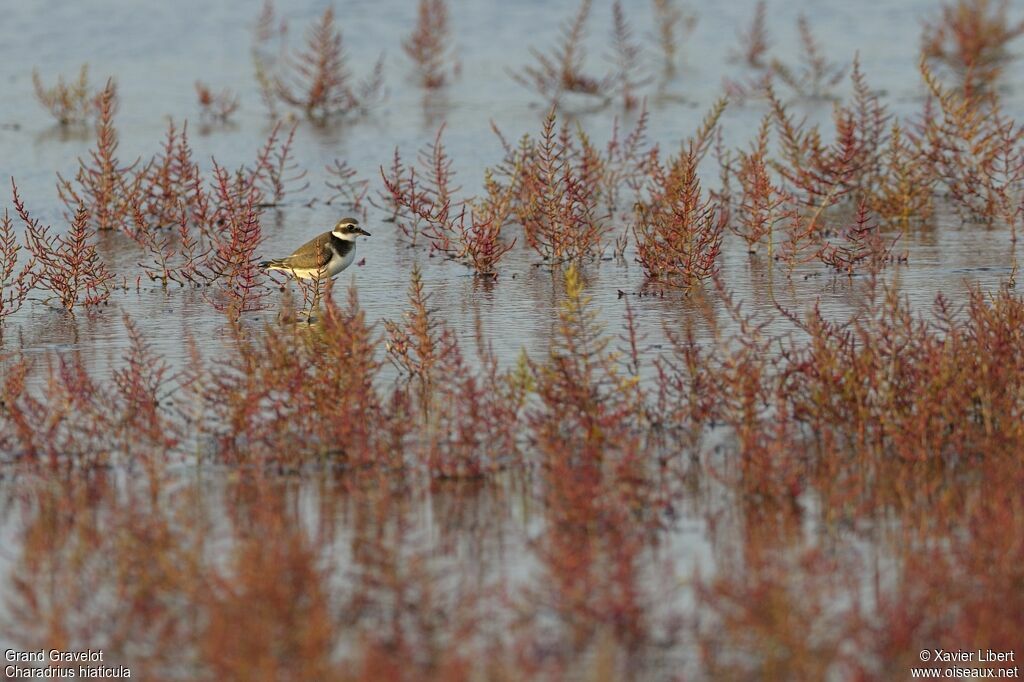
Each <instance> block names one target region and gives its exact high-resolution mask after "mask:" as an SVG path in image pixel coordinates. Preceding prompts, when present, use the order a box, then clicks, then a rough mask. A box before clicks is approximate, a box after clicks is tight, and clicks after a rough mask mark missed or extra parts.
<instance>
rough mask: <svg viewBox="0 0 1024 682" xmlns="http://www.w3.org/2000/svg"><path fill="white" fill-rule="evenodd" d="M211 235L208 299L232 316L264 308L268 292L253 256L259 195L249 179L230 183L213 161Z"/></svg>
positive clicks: (258, 241)
mask: <svg viewBox="0 0 1024 682" xmlns="http://www.w3.org/2000/svg"><path fill="white" fill-rule="evenodd" d="M213 176H214V193H215V197H216V200H217V208H216V211H215V213H214V220H215V223H216V224H217V225H218V226H219V229H220V231H219V233H218V234H217V235H216V236H215V238H214V242H213V245H212V253H211V254H210V258H209V268H210V270H211V271H212V273H213V275H214V277H215V279H216V282H215V283H216V287H217V288H216V296H215V297H214V298H212V299H211V302H212V303H213V304H214V306H215V307H217V308H218V309H221V310H224V311H225V312H227V313H228V315H229V316H230V317H232V318H234V317H237V316H238V315H240V314H242V313H245V312H250V311H253V310H262V309H264V308H265V307H266V304H265V299H266V297H267V295H268V291H267V289H266V286H265V284H264V277H263V274H262V271H261V270H260V267H259V260H260V259H259V257H258V256H257V255H256V254H257V252H258V251H259V249H260V244H261V243H262V241H263V231H262V229H261V227H260V211H259V204H260V199H261V197H262V194H261V193H260V191H259V190H258V189H257V188H256V187H255V186H254V184H253V183H252V182H233V181H232V179H231V176H230V175H229V174H228V172H227V171H226V170H225V169H224V168H222V167H221V166H219V165H217V163H216V162H214V166H213Z"/></svg>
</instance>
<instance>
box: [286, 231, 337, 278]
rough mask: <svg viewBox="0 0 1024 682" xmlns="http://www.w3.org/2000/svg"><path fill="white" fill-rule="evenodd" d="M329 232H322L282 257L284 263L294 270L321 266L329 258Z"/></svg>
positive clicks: (330, 254)
mask: <svg viewBox="0 0 1024 682" xmlns="http://www.w3.org/2000/svg"><path fill="white" fill-rule="evenodd" d="M330 243H331V233H330V232H328V233H327V234H322V235H320V236H319V237H317V238H316V239H311V240H309V241H308V242H306V243H305V244H303V245H302V246H300V247H299V248H298V249H296V250H295V253H293V254H292V255H290V256H288V257H287V258H283V259H281V260H283V261H284V262H285V264H286V265H287V266H288V267H290V268H295V269H296V270H312V269H313V268H322V267H324V266H326V265H327V263H328V261H330V260H331V256H332V253H331V247H330Z"/></svg>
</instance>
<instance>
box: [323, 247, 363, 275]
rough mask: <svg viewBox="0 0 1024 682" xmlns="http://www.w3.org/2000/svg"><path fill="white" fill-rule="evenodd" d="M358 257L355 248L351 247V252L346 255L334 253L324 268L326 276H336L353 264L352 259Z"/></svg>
mask: <svg viewBox="0 0 1024 682" xmlns="http://www.w3.org/2000/svg"><path fill="white" fill-rule="evenodd" d="M355 259H356V250H355V248H354V247H353V248H351V249H349V252H348V253H346V254H345V255H344V256H341V257H339V256H338V255H337V254H335V255H334V257H333V258H331V260H329V261H327V267H326V268H324V276H325V277H334V276H335V275H337V274H338V273H339V272H341V271H342V270H344V269H345V268H347V267H348V266H350V265H352V261H354V260H355Z"/></svg>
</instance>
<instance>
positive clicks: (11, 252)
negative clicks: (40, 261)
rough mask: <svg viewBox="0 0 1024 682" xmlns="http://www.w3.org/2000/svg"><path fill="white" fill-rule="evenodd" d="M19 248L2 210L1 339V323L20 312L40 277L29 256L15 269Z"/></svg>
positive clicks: (11, 223)
mask: <svg viewBox="0 0 1024 682" xmlns="http://www.w3.org/2000/svg"><path fill="white" fill-rule="evenodd" d="M22 248H23V247H22V246H21V244H19V243H18V237H17V235H16V234H15V232H14V221H13V220H12V219H11V216H10V214H8V212H7V210H6V209H5V210H4V217H3V219H2V220H0V338H2V335H3V324H4V320H6V319H7V318H8V317H10V316H11V315H13V314H14V313H16V312H18V310H20V309H21V306H22V305H24V303H25V299H26V298H28V294H29V292H30V291H32V288H33V287H34V286H35V285H36V281H37V280H38V278H39V274H38V272H37V271H36V267H35V266H36V262H35V260H34V259H33V258H32V257H31V256H30V257H29V259H28V262H26V263H22V265H21V267H20V268H19V267H18V254H20V253H21V251H22Z"/></svg>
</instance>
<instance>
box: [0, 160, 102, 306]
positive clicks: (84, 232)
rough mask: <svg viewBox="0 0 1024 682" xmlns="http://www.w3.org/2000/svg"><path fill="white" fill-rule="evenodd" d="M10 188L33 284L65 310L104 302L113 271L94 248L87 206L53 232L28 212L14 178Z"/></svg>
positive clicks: (93, 234)
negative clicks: (63, 229) (29, 257)
mask: <svg viewBox="0 0 1024 682" xmlns="http://www.w3.org/2000/svg"><path fill="white" fill-rule="evenodd" d="M11 190H12V193H13V195H14V211H15V213H17V215H18V217H19V218H20V219H21V222H22V224H23V225H24V226H25V241H26V243H27V245H28V250H29V252H30V253H31V254H32V259H33V260H34V261H35V263H36V266H35V267H36V279H35V282H34V283H33V284H35V285H36V286H39V287H42V288H43V289H45V290H46V291H49V292H50V293H51V294H52V295H53V298H55V299H56V300H57V302H58V303H59V304H60V306H61V307H62V308H64V309H65V310H67V311H68V312H71V311H72V310H73V309H74V308H76V307H78V306H94V305H100V304H102V303H106V301H107V299H108V298H109V297H110V291H111V288H112V286H113V283H114V275H113V273H111V272H110V271H109V270H108V269H107V267H106V265H104V263H103V260H102V259H101V258H100V256H99V254H98V253H97V252H96V243H95V233H94V231H93V230H92V228H91V222H90V220H89V212H88V210H86V208H85V207H84V206H79V207H78V210H77V211H76V212H75V217H74V219H73V220H72V221H71V226H70V229H69V230H68V232H67V234H64V235H60V234H52V233H51V232H50V229H51V228H50V227H49V226H47V225H43V224H42V223H41V222H40V221H39V220H37V219H36V218H33V217H32V216H31V214H30V213H29V211H28V209H27V208H26V207H25V203H24V202H23V201H22V199H21V196H20V195H19V194H18V187H17V185H15V184H14V179H13V178H12V179H11Z"/></svg>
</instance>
